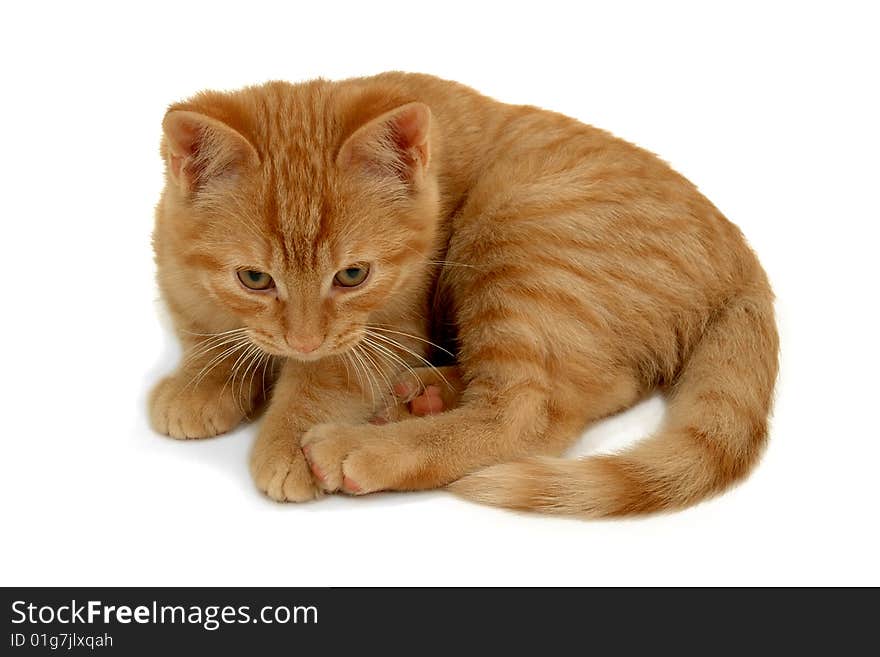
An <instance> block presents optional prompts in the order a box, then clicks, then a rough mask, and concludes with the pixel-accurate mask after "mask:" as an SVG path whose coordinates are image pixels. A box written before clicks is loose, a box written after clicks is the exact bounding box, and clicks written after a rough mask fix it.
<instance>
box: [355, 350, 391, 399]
mask: <svg viewBox="0 0 880 657" xmlns="http://www.w3.org/2000/svg"><path fill="white" fill-rule="evenodd" d="M361 344H362V346H364V347H369V346H370V345H369V344H368V343H366V342H363V343H361ZM373 355H375V352H372V351H367V349H364V357H366V358H367V360H369V361H370V364H371V365H372V366H373V368H374V369H375V370H376V373H377V374H378V375H379V376H381V377H382V379H383V380H384V381H385V384H386V385H387V386H388V393H389V394H391V395H393V394H394V386H393V385H392V384H391V380H390V379H389V378H388V377H387V376H385V371H384V369H383V368H382V367H381V365H379V364H378V363H377V362H376V361H375V360H373ZM377 383H378V382H377Z"/></svg>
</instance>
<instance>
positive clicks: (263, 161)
mask: <svg viewBox="0 0 880 657" xmlns="http://www.w3.org/2000/svg"><path fill="white" fill-rule="evenodd" d="M163 128H164V139H163V142H162V155H163V157H164V159H165V163H166V168H167V184H166V187H165V190H164V193H163V195H162V199H161V201H160V203H159V206H158V210H157V222H156V230H155V235H154V243H155V250H156V261H157V263H158V271H159V284H160V287H161V290H162V294H163V296H164V298H165V300H166V302H167V304H168V307H169V309H170V312H171V315H172V317H173V319H174V322H175V325H176V327H177V329H178V334H179V337H180V340H181V342H182V344H183V347H184V351H185V355H184V359H183V361H182V363H181V365H180V367H179V369H178V370H177V371H176V372H175V373H174V374H172V375H171V376H170V377H168V378H166V379H165V380H163V381H162V382H160V383H159V385H158V386H157V387H156V388H155V390H154V391H153V393H152V395H151V398H150V406H151V418H152V422H153V425H154V426H155V428H156V429H157V430H158V431H160V432H162V433H166V434H168V435H171V436H173V437H176V438H201V437H206V436H213V435H215V434H218V433H222V432H224V431H228V430H230V429H232V428H233V427H235V426H236V425H237V424H238V423H239V422H240V421H242V420H243V419H244V418H245V417H247V416H249V415H250V414H252V413H253V412H254V411H255V410H256V409H257V407H258V406H259V405H260V404H261V402H262V401H263V398H264V397H265V396H267V395H266V390H267V389H268V388H270V387H271V399H270V400H269V402H268V406H267V410H266V412H265V418H264V419H263V422H262V425H261V427H260V431H259V436H258V438H257V441H256V444H255V446H254V449H253V454H252V459H251V470H252V472H253V476H254V479H255V481H256V484H257V486H258V487H259V488H260V489H261V490H262V491H264V492H265V493H267V494H268V495H269V496H270V497H271V498H273V499H276V500H288V501H303V500H310V499H313V498H315V497H317V496H318V495H319V492H320V491H327V492H333V491H344V492H347V493H352V494H361V493H369V492H372V491H378V490H414V489H423V488H434V487H438V486H446V485H450V488H451V489H452V490H453V491H455V492H456V493H458V494H460V495H463V496H465V497H467V498H470V499H474V500H479V501H482V502H486V503H489V504H496V505H501V506H506V507H510V508H515V509H534V510H540V511H547V512H557V513H565V514H577V515H580V516H585V517H598V516H613V515H623V514H633V513H642V512H650V511H657V510H662V509H672V508H679V507H683V506H686V505H689V504H692V503H694V502H696V501H698V500H700V499H702V498H705V497H707V496H709V495H712V494H714V493H717V492H719V491H721V490H723V489H724V488H726V487H728V486H730V485H731V484H732V483H734V482H736V481H738V480H740V479H742V478H743V477H744V476H745V475H746V474H747V473H748V472H749V470H750V469H751V468H752V466H753V465H754V464H755V462H756V461H757V460H758V458H759V456H760V454H761V451H762V449H763V447H764V444H765V441H766V438H767V418H768V413H769V410H770V405H771V397H772V391H773V385H774V380H775V378H776V370H777V350H778V340H777V335H776V328H775V325H774V319H773V297H772V293H771V291H770V287H769V285H768V282H767V278H766V276H765V274H764V272H763V270H762V269H761V267H760V265H759V264H758V261H757V260H756V258H755V256H754V255H753V253H752V252H751V250H750V249H749V248H748V246H747V245H746V243H745V241H744V240H743V237H742V235H741V234H740V231H739V230H738V229H737V228H736V227H735V226H733V225H732V224H731V223H729V222H728V221H727V220H726V219H725V218H724V217H723V216H722V215H721V213H720V212H719V211H718V210H717V209H716V208H715V207H714V206H713V205H712V204H711V203H710V202H709V201H708V200H706V199H705V198H704V197H703V196H702V195H700V193H699V192H698V191H697V190H696V188H695V187H694V186H693V185H692V184H691V183H689V182H688V181H687V180H685V179H684V178H682V177H681V176H680V175H678V174H677V173H675V172H674V171H672V170H671V169H670V168H669V167H668V166H667V165H666V164H664V163H663V162H661V161H660V160H659V159H657V158H656V157H654V156H653V155H651V154H650V153H647V152H645V151H643V150H641V149H639V148H637V147H635V146H633V145H631V144H628V143H626V142H624V141H621V140H620V139H616V138H615V137H612V136H611V135H609V134H608V133H605V132H602V131H601V130H597V129H595V128H592V127H590V126H587V125H584V124H582V123H579V122H578V121H576V120H574V119H571V118H568V117H565V116H561V115H559V114H554V113H552V112H547V111H544V110H540V109H537V108H535V107H525V106H513V105H506V104H503V103H499V102H496V101H494V100H491V99H489V98H486V97H484V96H481V95H480V94H478V93H477V92H475V91H473V90H471V89H469V88H467V87H464V86H462V85H459V84H456V83H453V82H448V81H444V80H440V79H437V78H434V77H430V76H426V75H412V74H402V73H388V74H384V75H379V76H376V77H372V78H363V79H354V80H346V81H342V82H328V81H325V80H316V81H312V82H307V83H303V84H297V85H291V84H287V83H284V82H272V83H269V84H265V85H262V86H257V87H250V88H247V89H243V90H241V91H237V92H233V93H219V92H203V93H201V94H198V95H197V96H195V97H194V98H192V99H190V100H188V101H186V102H183V103H178V104H175V105H173V106H172V107H171V108H170V109H169V111H168V114H167V115H166V117H165V120H164V123H163ZM447 352H449V353H451V354H454V362H453V361H452V360H451V359H449V358H448V357H447V359H446V361H445V363H446V366H445V367H443V368H441V369H439V370H438V369H432V368H431V367H429V366H430V365H432V364H433V365H436V364H439V363H440V362H443V358H444V356H445V355H446V354H447ZM273 382H274V385H271V384H272V383H273ZM658 386H662V387H663V388H664V389H665V390H666V391H667V392H668V396H669V410H668V417H667V420H666V422H665V425H664V427H663V429H662V430H661V431H660V432H659V433H658V434H657V435H655V436H653V437H650V438H648V439H646V440H645V441H643V442H641V443H640V444H638V445H636V446H635V447H633V448H631V449H629V450H628V451H625V452H623V453H620V454H615V455H606V456H595V457H591V458H586V459H581V460H565V459H561V458H558V455H559V454H561V453H562V452H563V451H564V450H565V449H566V448H567V447H568V446H569V445H570V444H571V443H572V442H573V441H574V440H575V439H576V438H577V437H578V436H579V435H580V434H581V433H582V431H583V430H584V428H585V427H586V426H587V424H588V423H590V422H592V421H594V420H596V419H598V418H601V417H604V416H606V415H608V414H610V413H615V412H617V411H619V410H621V409H624V408H626V407H627V406H630V405H632V404H633V403H634V402H636V401H637V400H638V399H639V398H640V397H642V396H643V395H644V394H645V393H646V392H647V391H649V390H651V389H653V388H656V387H658ZM391 391H394V392H395V393H396V394H397V396H398V399H397V401H396V402H393V403H392V402H390V401H389V395H390V393H391ZM413 397H416V399H415V400H414V401H413ZM407 402H411V403H410V404H409V405H407ZM395 404H396V405H395ZM440 410H444V412H437V411H440ZM371 418H374V420H373V422H372V423H370V422H368V421H369V420H370V419H371Z"/></svg>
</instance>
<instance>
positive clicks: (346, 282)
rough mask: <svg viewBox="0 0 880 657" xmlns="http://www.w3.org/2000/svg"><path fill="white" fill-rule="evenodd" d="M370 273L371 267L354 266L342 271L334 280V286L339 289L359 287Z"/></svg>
mask: <svg viewBox="0 0 880 657" xmlns="http://www.w3.org/2000/svg"><path fill="white" fill-rule="evenodd" d="M369 273H370V265H353V266H351V267H346V268H345V269H340V270H339V271H338V272H336V276H334V278H333V284H334V285H336V286H338V287H357V286H358V285H360V284H361V283H363V282H364V281H365V280H367V274H369Z"/></svg>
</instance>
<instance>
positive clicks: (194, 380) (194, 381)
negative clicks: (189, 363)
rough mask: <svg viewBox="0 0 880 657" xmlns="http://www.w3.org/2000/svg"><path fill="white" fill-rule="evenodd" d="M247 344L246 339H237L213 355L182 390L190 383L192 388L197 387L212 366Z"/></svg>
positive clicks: (214, 366) (211, 369)
mask: <svg viewBox="0 0 880 657" xmlns="http://www.w3.org/2000/svg"><path fill="white" fill-rule="evenodd" d="M247 344H248V342H247V341H246V340H239V341H238V342H236V343H235V344H233V345H232V346H231V347H227V348H226V349H225V350H224V351H222V352H220V353H219V354H217V355H215V356H214V358H213V359H211V360H210V361H208V363H207V364H206V365H205V366H204V367H202V369H201V370H200V371H199V372H198V374H196V375H195V376H194V377H193V378H192V379H190V382H189V383H187V384H186V386H184V390H185V389H186V388H187V387H189V386H190V385H192V386H193V387H194V388H195V387H198V385H199V384H200V383H201V382H202V381H203V380H204V379H205V377H207V376H208V375H209V374H210V373H211V372H212V371H213V370H214V368H216V367H217V366H218V365H220V363H222V362H223V361H224V360H226V359H227V358H228V357H230V356H232V355H233V354H235V352H236V351H238V350H239V349H243V348H244V347H246V346H247Z"/></svg>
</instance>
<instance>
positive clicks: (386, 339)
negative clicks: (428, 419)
mask: <svg viewBox="0 0 880 657" xmlns="http://www.w3.org/2000/svg"><path fill="white" fill-rule="evenodd" d="M368 331H369V329H368ZM370 335H371V336H372V337H373V338H375V339H378V340H382V341H383V342H385V343H387V344H390V345H392V346H394V347H397V348H398V349H402V350H403V351H405V352H407V353H408V354H410V355H412V356H414V357H416V358H418V359H419V360H420V361H421V362H422V363H424V364H425V367H428V368H430V369H432V370H433V371H434V372H436V373H437V376H439V377H440V378H441V379H443V383H445V384H446V385H447V386H448V387H449V389H450V390H454V388H453V386H452V384H451V383H449V381H448V380H447V379H446V377H445V376H443V372H441V371H440V370H438V369H437V368H436V367H435V366H434V364H433V363H431V361H429V360H428V359H427V358H425V357H424V356H422V355H421V354H418V353H416V352H415V351H413V350H412V349H410V348H409V347H406V346H404V345H402V344H400V343H399V342H397V341H396V340H394V339H392V338H389V337H387V336H385V335H381V334H379V333H370Z"/></svg>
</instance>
